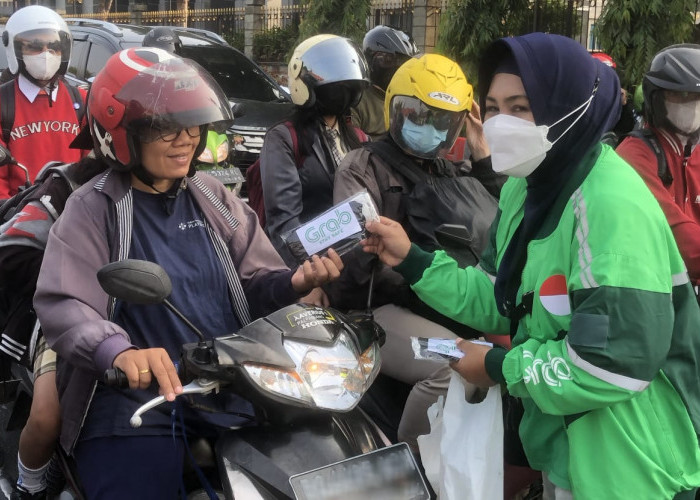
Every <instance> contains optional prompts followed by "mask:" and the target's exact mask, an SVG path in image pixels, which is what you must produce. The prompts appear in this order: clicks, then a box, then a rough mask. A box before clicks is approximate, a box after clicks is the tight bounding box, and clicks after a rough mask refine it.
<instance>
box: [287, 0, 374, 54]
mask: <svg viewBox="0 0 700 500" xmlns="http://www.w3.org/2000/svg"><path fill="white" fill-rule="evenodd" d="M308 6H309V9H308V11H307V12H306V14H305V15H304V19H303V20H302V22H301V25H300V26H299V38H298V39H297V43H300V42H302V41H303V40H306V39H307V38H309V37H311V36H314V35H318V34H321V33H331V34H334V35H340V36H346V37H348V38H351V39H353V40H354V41H355V42H357V43H358V44H361V43H362V39H363V38H364V36H365V32H366V31H367V24H366V23H367V17H368V16H369V14H370V0H308Z"/></svg>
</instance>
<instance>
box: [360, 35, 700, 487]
mask: <svg viewBox="0 0 700 500" xmlns="http://www.w3.org/2000/svg"><path fill="white" fill-rule="evenodd" d="M482 61H483V62H482V64H481V67H480V75H479V82H480V85H481V89H480V92H479V95H480V96H482V97H481V99H482V105H481V109H482V110H484V133H485V135H486V139H487V141H488V143H489V147H490V148H491V154H492V163H493V169H494V170H495V171H497V172H502V173H505V174H507V175H509V176H510V179H509V180H508V181H507V182H506V184H505V186H504V187H503V190H502V192H501V199H500V204H499V215H498V216H497V219H496V221H495V222H494V225H493V227H492V233H491V234H492V237H491V245H490V247H489V248H488V249H487V250H486V252H485V253H484V255H483V256H482V261H481V262H480V264H479V266H478V267H470V268H466V269H459V268H458V267H457V265H456V263H455V262H454V261H453V260H452V259H450V258H449V257H447V256H446V255H445V254H444V253H443V252H434V253H427V252H424V251H422V250H420V249H419V248H418V247H417V246H415V245H413V246H412V245H411V243H410V242H409V240H408V238H407V236H406V235H405V233H404V232H403V230H402V229H401V226H400V225H398V224H397V223H395V222H393V221H390V220H388V219H383V220H382V221H381V222H380V223H375V224H371V225H369V226H368V229H369V230H370V231H371V232H372V233H373V236H371V237H370V238H368V240H366V241H365V242H364V244H365V250H366V251H369V252H374V253H378V254H379V256H380V258H381V259H382V261H384V262H385V263H386V264H388V265H391V266H395V269H396V270H398V271H399V272H401V273H402V274H403V275H404V277H405V278H406V279H407V281H409V282H410V283H411V286H412V288H413V290H414V291H415V292H416V293H417V294H418V296H419V297H420V298H421V299H422V300H423V301H425V302H426V303H427V304H429V305H430V306H432V307H433V308H435V309H437V310H439V311H440V312H442V313H443V314H445V315H447V316H450V317H452V318H454V319H456V320H458V321H461V322H463V323H466V324H468V325H469V326H472V327H473V328H476V329H479V330H482V331H487V332H491V333H496V334H507V333H510V334H511V336H512V345H513V347H512V349H511V350H509V351H505V350H503V349H498V348H494V349H492V348H488V347H485V346H480V345H475V344H472V343H469V342H462V343H461V344H460V347H461V348H462V350H463V351H464V352H465V356H464V358H463V359H462V360H461V361H460V362H459V363H457V364H456V365H455V366H454V368H455V369H456V370H457V371H458V372H459V373H460V374H461V375H462V376H463V377H465V378H466V379H467V380H468V381H470V382H472V383H475V384H478V385H482V386H489V385H494V384H496V383H500V384H502V385H503V386H504V387H505V388H506V389H507V390H508V392H509V393H510V394H511V395H512V396H515V397H517V398H520V399H521V400H522V404H523V407H524V409H525V413H524V416H523V419H522V422H521V424H520V437H521V439H522V442H523V447H524V450H525V454H526V455H527V458H528V461H529V462H530V465H531V466H532V467H533V468H535V469H538V470H541V471H543V475H544V482H545V498H556V499H566V498H571V497H572V496H573V497H574V498H576V499H596V500H597V499H603V498H604V499H617V498H635V499H636V498H644V499H671V498H686V497H688V498H694V489H695V488H697V487H698V485H700V451H699V448H698V433H699V431H700V384H699V383H698V382H699V381H700V365H699V364H698V356H699V355H700V310H699V309H698V307H697V304H696V302H695V297H694V293H693V290H692V288H691V286H690V284H689V281H688V276H687V272H686V270H685V267H684V264H683V261H682V259H681V257H680V254H679V252H678V250H677V248H676V245H675V242H674V239H673V235H672V234H671V231H670V229H669V227H668V224H667V223H666V222H665V219H664V215H663V213H662V212H661V209H660V208H659V206H658V203H656V202H655V201H654V198H653V196H652V194H651V193H650V192H649V190H648V189H647V188H646V187H645V185H644V183H643V181H642V180H641V178H640V177H639V176H638V175H637V174H636V173H635V172H634V170H633V169H632V168H631V167H630V166H629V165H627V164H626V163H625V162H624V161H623V160H622V159H621V158H620V157H619V156H617V154H616V153H615V152H614V151H613V150H612V149H611V148H610V147H608V146H603V145H601V144H600V143H599V140H600V137H601V136H602V134H603V133H604V132H605V131H606V130H608V129H609V128H610V127H612V125H614V124H615V122H616V121H617V118H618V116H619V112H620V111H619V109H620V103H619V83H618V81H617V77H616V76H615V75H614V72H613V71H612V70H610V69H609V68H607V67H605V66H604V65H602V64H600V63H599V62H598V61H595V60H594V59H593V58H591V57H590V55H589V54H588V53H587V52H586V51H585V49H583V47H581V46H580V45H579V44H578V43H576V42H574V41H573V40H570V39H568V38H564V37H560V36H557V35H544V34H541V33H535V34H530V35H525V36H522V37H515V38H507V39H502V40H499V41H497V42H495V43H494V44H492V45H491V46H490V48H489V49H488V50H487V52H486V53H485V55H484V58H483V60H482ZM470 431H472V429H469V428H468V423H465V432H470Z"/></svg>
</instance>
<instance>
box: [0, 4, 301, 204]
mask: <svg viewBox="0 0 700 500" xmlns="http://www.w3.org/2000/svg"><path fill="white" fill-rule="evenodd" d="M66 22H67V23H68V27H69V29H70V30H71V33H72V34H73V51H72V53H71V61H70V66H69V67H68V72H67V74H66V78H67V79H68V80H69V81H70V82H71V83H73V84H74V85H78V86H81V87H84V88H87V87H89V84H90V81H91V79H92V78H94V77H95V75H96V74H97V73H98V72H99V71H100V70H101V69H102V68H103V67H104V65H105V64H106V63H107V59H109V57H110V56H111V55H112V54H114V53H115V52H118V51H120V50H123V49H128V48H130V47H140V46H141V44H142V41H143V37H144V36H145V35H146V33H148V32H149V31H150V30H151V28H152V26H134V25H128V24H114V23H110V22H106V21H101V20H94V19H82V18H68V19H66ZM172 29H173V30H174V31H175V33H177V35H178V36H179V37H180V40H181V41H182V45H183V47H182V56H183V57H187V58H189V59H193V60H194V61H196V62H197V63H199V64H200V65H201V66H202V67H203V68H204V69H206V70H207V71H208V72H209V73H210V74H211V75H212V76H213V77H214V79H215V80H216V81H217V82H218V83H219V85H221V88H222V89H223V90H224V92H225V93H226V96H227V97H228V98H229V101H230V102H231V106H232V107H234V116H235V120H234V124H233V126H232V127H231V128H230V129H229V130H228V131H227V134H228V135H229V138H230V142H231V145H232V147H231V153H230V155H229V161H230V162H231V163H232V164H233V165H235V166H236V167H238V168H239V169H240V170H241V173H242V174H243V175H245V171H246V169H247V168H248V167H249V166H250V165H251V164H252V163H253V162H254V161H255V160H256V159H257V158H258V156H259V155H260V149H261V148H262V144H263V138H264V136H265V133H266V132H267V129H268V128H269V127H270V126H272V125H274V124H275V123H277V122H279V121H281V120H283V119H285V118H286V117H288V116H290V115H291V113H292V112H293V110H294V105H293V104H292V101H291V97H290V96H289V94H288V92H287V91H285V90H284V89H283V88H282V87H281V86H280V85H279V84H277V82H276V81H275V80H274V79H273V78H272V77H271V76H270V75H268V74H267V73H265V71H263V70H262V69H261V68H260V67H259V66H258V65H257V64H255V62H253V61H252V60H251V59H250V58H248V57H247V56H246V55H245V54H243V53H242V52H241V51H239V50H238V49H235V48H233V47H231V46H230V45H228V44H227V43H226V41H225V40H224V39H223V38H221V36H219V35H218V34H216V33H213V32H211V31H207V30H201V29H194V28H181V27H175V26H172ZM0 52H4V51H0ZM241 195H242V196H243V197H245V196H246V189H245V185H244V186H243V191H242V193H241Z"/></svg>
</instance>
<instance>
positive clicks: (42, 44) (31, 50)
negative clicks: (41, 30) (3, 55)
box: [21, 40, 62, 56]
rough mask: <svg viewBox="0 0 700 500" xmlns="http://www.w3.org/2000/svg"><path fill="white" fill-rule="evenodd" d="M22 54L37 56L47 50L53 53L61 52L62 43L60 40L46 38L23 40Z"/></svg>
mask: <svg viewBox="0 0 700 500" xmlns="http://www.w3.org/2000/svg"><path fill="white" fill-rule="evenodd" d="M21 43H22V54H26V55H28V56H36V55H38V54H41V53H42V52H44V51H45V50H48V51H49V52H51V53H52V54H54V55H55V54H60V53H61V51H62V45H61V41H60V40H53V41H50V42H47V41H46V40H26V41H25V40H22V42H21Z"/></svg>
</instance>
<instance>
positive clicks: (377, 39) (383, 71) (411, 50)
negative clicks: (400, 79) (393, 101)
mask: <svg viewBox="0 0 700 500" xmlns="http://www.w3.org/2000/svg"><path fill="white" fill-rule="evenodd" d="M362 50H363V52H364V54H365V59H367V64H368V66H369V77H370V80H371V81H372V83H373V84H375V85H377V86H378V87H381V88H382V89H384V90H386V87H387V85H389V82H390V81H391V77H392V76H394V73H395V72H396V70H397V69H398V68H399V66H401V65H402V64H403V63H405V62H406V61H407V60H408V59H410V58H411V57H414V56H416V55H418V53H419V52H418V47H416V44H415V43H414V42H413V38H411V35H409V34H408V33H405V32H403V31H401V30H397V29H394V28H390V27H389V26H382V25H379V26H375V27H374V28H372V29H371V30H369V31H368V32H367V34H366V35H365V38H364V40H363V41H362Z"/></svg>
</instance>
